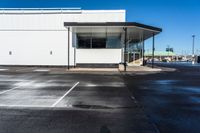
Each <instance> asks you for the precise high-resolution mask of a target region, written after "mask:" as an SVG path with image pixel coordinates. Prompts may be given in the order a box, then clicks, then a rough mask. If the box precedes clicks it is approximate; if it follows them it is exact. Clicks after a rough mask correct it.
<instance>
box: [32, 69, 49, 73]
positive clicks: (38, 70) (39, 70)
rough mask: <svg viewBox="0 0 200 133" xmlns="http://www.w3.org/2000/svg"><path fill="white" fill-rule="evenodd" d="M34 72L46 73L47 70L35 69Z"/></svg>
mask: <svg viewBox="0 0 200 133" xmlns="http://www.w3.org/2000/svg"><path fill="white" fill-rule="evenodd" d="M33 71H34V72H48V71H49V69H35V70H33Z"/></svg>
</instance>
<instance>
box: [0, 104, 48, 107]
mask: <svg viewBox="0 0 200 133" xmlns="http://www.w3.org/2000/svg"><path fill="white" fill-rule="evenodd" d="M0 107H19V108H20V107H21V108H51V107H49V106H45V105H44V106H43V105H7V104H0Z"/></svg>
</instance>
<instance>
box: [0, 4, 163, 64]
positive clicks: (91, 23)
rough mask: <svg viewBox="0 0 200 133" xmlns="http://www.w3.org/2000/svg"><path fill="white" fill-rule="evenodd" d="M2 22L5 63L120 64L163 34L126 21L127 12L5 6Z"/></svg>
mask: <svg viewBox="0 0 200 133" xmlns="http://www.w3.org/2000/svg"><path fill="white" fill-rule="evenodd" d="M0 20H1V21H0V36H1V37H0V45H1V49H0V65H26V66H27V65H31V66H38V65H39V66H43V65H44V66H77V65H84V64H111V65H112V64H113V65H114V64H119V63H120V62H125V61H128V60H126V58H128V56H126V51H130V49H131V47H132V48H134V50H136V51H141V49H142V47H135V46H136V45H135V44H142V42H143V41H144V40H145V39H148V38H150V37H152V36H153V35H156V34H158V33H160V32H161V29H159V28H156V27H151V26H147V25H142V24H138V23H128V22H126V11H125V10H81V9H55V8H54V9H53V8H51V9H47V8H46V9H1V10H0ZM127 28H128V29H127ZM125 44H126V46H125Z"/></svg>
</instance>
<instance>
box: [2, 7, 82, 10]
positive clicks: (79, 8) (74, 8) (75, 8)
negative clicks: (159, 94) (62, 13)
mask: <svg viewBox="0 0 200 133" xmlns="http://www.w3.org/2000/svg"><path fill="white" fill-rule="evenodd" d="M0 10H81V7H70V8H66V7H64V8H62V7H60V8H56V7H55V8H0Z"/></svg>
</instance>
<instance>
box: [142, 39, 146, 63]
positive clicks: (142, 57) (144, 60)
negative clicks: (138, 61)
mask: <svg viewBox="0 0 200 133" xmlns="http://www.w3.org/2000/svg"><path fill="white" fill-rule="evenodd" d="M142 61H143V62H142V65H143V66H145V60H144V37H142Z"/></svg>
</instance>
